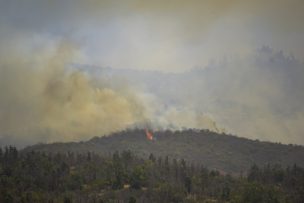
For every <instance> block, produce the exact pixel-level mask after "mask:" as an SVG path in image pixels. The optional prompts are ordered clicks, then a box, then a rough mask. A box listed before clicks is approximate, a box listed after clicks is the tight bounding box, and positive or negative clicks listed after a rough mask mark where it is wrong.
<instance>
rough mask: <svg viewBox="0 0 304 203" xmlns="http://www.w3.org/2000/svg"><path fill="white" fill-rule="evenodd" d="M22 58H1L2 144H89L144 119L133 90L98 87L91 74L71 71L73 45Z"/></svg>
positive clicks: (20, 56)
mask: <svg viewBox="0 0 304 203" xmlns="http://www.w3.org/2000/svg"><path fill="white" fill-rule="evenodd" d="M17 53H18V52H17V51H14V52H13V53H7V54H6V55H5V56H3V55H1V59H0V60H1V64H0V98H1V100H0V135H1V138H2V141H3V140H4V142H5V140H6V141H7V140H8V141H11V142H16V143H19V144H20V143H33V142H39V141H41V142H54V141H77V140H84V139H88V138H90V137H92V136H95V135H105V134H109V133H111V132H114V131H118V130H122V129H125V128H126V127H127V126H129V125H131V124H133V123H136V122H138V121H139V120H142V119H143V116H144V115H143V106H141V104H140V103H139V102H138V101H137V100H136V96H135V95H134V94H133V93H131V91H124V92H123V93H122V92H119V91H115V90H113V89H109V88H104V87H100V86H94V85H93V84H92V81H90V78H89V77H88V76H87V75H85V74H84V73H82V72H79V71H75V70H69V69H68V68H67V67H68V65H69V63H70V62H71V60H72V59H73V48H72V47H71V46H69V45H66V44H61V45H59V46H58V47H57V48H56V49H55V50H54V51H53V52H52V51H46V52H45V53H35V54H33V56H32V57H31V56H26V57H24V56H23V55H16V54H17ZM38 55H39V56H38ZM16 143H15V144H16Z"/></svg>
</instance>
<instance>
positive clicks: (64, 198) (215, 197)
mask: <svg viewBox="0 0 304 203" xmlns="http://www.w3.org/2000/svg"><path fill="white" fill-rule="evenodd" d="M0 202H5V203H10V202H24V203H25V202H30V203H35V202H49V203H51V202H54V203H55V202H64V203H69V202H94V203H95V202H96V203H97V202H153V203H154V202H248V203H250V202H261V203H263V202H269V203H272V202H273V203H277V202H299V203H300V202H301V203H302V202H304V169H303V168H300V167H298V166H296V165H294V166H292V167H289V168H282V167H281V166H279V165H272V166H270V165H266V166H265V167H263V168H259V167H257V166H256V165H254V166H252V167H251V169H250V170H249V171H248V172H247V173H246V174H244V175H241V176H238V177H235V176H230V175H229V174H224V173H222V172H220V171H216V170H208V169H207V168H205V167H204V166H201V165H195V164H191V163H187V162H186V161H185V160H183V159H181V160H177V159H170V158H169V157H167V156H166V157H155V156H154V155H153V154H150V156H149V157H147V158H146V159H143V158H139V157H138V156H136V155H134V154H133V153H132V152H131V151H122V152H120V153H118V152H115V153H113V154H109V155H108V156H100V155H96V154H94V153H92V152H88V153H81V154H77V153H72V152H69V153H64V154H63V153H56V154H53V153H50V154H46V153H43V152H27V153H20V152H18V150H17V149H16V148H14V147H12V146H8V147H5V148H4V149H1V148H0Z"/></svg>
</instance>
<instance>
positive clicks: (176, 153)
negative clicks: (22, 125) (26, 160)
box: [23, 130, 304, 173]
mask: <svg viewBox="0 0 304 203" xmlns="http://www.w3.org/2000/svg"><path fill="white" fill-rule="evenodd" d="M123 150H131V151H132V152H134V153H135V154H137V155H139V156H143V157H145V158H147V157H148V156H149V155H150V154H151V153H152V154H154V156H156V157H158V156H162V157H164V156H168V157H169V159H173V158H176V159H185V160H187V161H188V162H192V163H194V164H202V165H204V166H206V167H207V168H210V169H216V170H219V171H222V172H228V173H240V172H244V171H247V170H248V169H249V168H250V167H251V166H252V165H253V164H257V165H259V166H264V165H266V164H280V165H282V166H292V165H294V164H297V165H299V166H302V167H303V166H304V147H303V146H295V145H283V144H277V143H270V142H260V141H257V140H256V141H253V140H249V139H245V138H239V137H235V136H231V135H225V134H217V133H214V132H210V131H207V130H201V131H196V130H184V131H176V132H171V131H160V132H154V140H152V141H150V140H148V139H147V138H146V135H145V132H144V131H143V130H128V131H123V132H119V133H115V134H112V135H110V136H107V137H95V138H93V139H91V140H89V141H86V142H70V143H53V144H38V145H34V146H31V147H27V148H25V149H24V150H23V151H25V152H28V151H44V152H47V153H57V152H61V153H67V152H80V153H83V152H88V151H90V152H94V153H97V154H104V155H107V154H112V153H113V152H115V151H123Z"/></svg>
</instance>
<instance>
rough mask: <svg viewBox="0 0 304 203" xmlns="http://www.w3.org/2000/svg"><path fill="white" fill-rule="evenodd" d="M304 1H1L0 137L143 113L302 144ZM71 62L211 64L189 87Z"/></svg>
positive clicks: (63, 133) (72, 131) (52, 135)
mask: <svg viewBox="0 0 304 203" xmlns="http://www.w3.org/2000/svg"><path fill="white" fill-rule="evenodd" d="M303 11H304V2H303V0H264V1H262V0H250V1H249V0H187V1H186V0H172V1H169V0H167V1H163V0H162V1H161V0H151V1H145V0H123V1H114V0H109V1H105V0H86V1H83V0H23V1H20V0H0V45H1V46H0V144H1V143H2V144H3V143H10V142H16V143H17V142H19V143H22V144H32V143H34V142H37V141H42V142H53V141H69V140H82V139H88V138H90V137H92V136H94V135H96V134H98V133H100V135H104V134H108V133H111V132H113V131H116V130H122V129H124V128H126V127H128V126H130V125H134V124H136V123H146V122H147V120H157V121H156V122H159V123H167V124H168V126H169V125H171V124H172V123H173V124H177V125H180V126H184V125H188V126H191V127H200V126H203V127H207V128H212V126H213V128H214V125H215V123H214V121H213V119H214V118H215V120H216V122H217V121H219V123H220V125H221V126H223V127H225V128H227V129H228V130H229V131H230V132H235V133H236V134H238V135H240V136H244V137H249V138H253V139H255V138H261V139H263V140H271V141H282V142H284V143H289V142H291V143H301V144H304V136H303V133H304V130H303V127H302V122H303V120H304V107H303V105H302V104H303V103H304V94H303V93H302V89H303V88H304V83H303V81H304V67H303V64H304V63H303V62H304V23H303V19H304V12H303ZM261 47H262V48H261ZM281 50H282V52H280V51H281ZM71 64H74V65H75V64H76V65H83V64H87V65H94V66H96V67H111V68H113V69H114V70H121V69H136V70H152V71H155V70H157V71H160V72H175V73H187V72H188V71H190V70H193V68H202V69H204V68H205V69H207V68H206V67H208V68H209V70H210V69H212V71H209V72H208V71H207V72H201V73H200V74H202V75H198V76H199V77H196V78H195V80H192V79H191V77H193V76H192V75H191V77H190V76H189V77H190V79H189V78H188V79H187V80H186V79H181V81H187V82H186V83H185V84H184V86H182V87H181V89H183V90H184V92H183V91H181V92H177V91H176V92H175V93H174V92H172V91H171V90H164V91H159V92H157V93H156V92H153V91H151V92H146V90H145V89H144V88H142V86H141V85H139V86H138V87H136V88H134V87H131V86H130V85H129V84H127V82H126V81H125V80H123V79H122V78H121V76H119V77H118V78H116V79H115V78H111V81H110V83H111V85H109V84H107V83H108V82H109V81H99V82H96V81H92V80H91V78H90V77H87V75H86V74H85V73H78V72H76V73H73V72H69V71H67V70H66V68H67V67H70V66H69V65H71ZM212 67H213V68H212ZM208 74H209V75H208ZM139 75H140V74H139ZM185 75H187V74H185ZM185 75H184V76H185ZM209 76H210V77H209ZM178 77H179V76H178ZM178 77H177V78H178ZM181 77H182V76H181ZM185 77H186V76H185ZM171 78H172V77H171ZM203 80H204V81H203ZM188 81H190V82H191V84H189V83H188ZM231 81H232V82H231ZM113 83H115V85H113ZM153 84H154V83H153ZM175 84H178V85H180V83H178V82H176V81H175V83H174V82H172V83H171V85H172V87H173V89H174V88H175ZM157 85H158V83H155V86H153V88H155V89H160V88H161V86H159V87H157ZM211 86H212V87H211ZM162 88H165V86H164V87H162ZM191 88H192V90H193V91H191ZM194 90H195V91H194ZM162 94H163V95H165V97H166V99H164V98H160V96H159V95H162ZM166 94H172V98H168V97H169V96H167V95H166ZM191 94H192V97H191V98H192V99H193V100H190V99H188V97H187V95H188V96H189V95H191ZM197 95H199V96H197ZM186 100H187V101H186ZM168 101H169V102H168ZM171 101H173V102H171ZM150 104H151V105H150ZM173 104H174V105H176V106H174V105H173ZM168 105H169V106H170V105H172V106H170V108H167V107H168ZM151 106H153V108H151ZM166 108H167V109H166ZM180 109H182V110H180ZM187 109H192V110H191V111H188V110H187ZM198 110H199V111H200V112H204V115H197V113H196V112H197V111H198ZM158 112H163V114H161V116H155V115H158V114H159V113H158ZM185 115H186V116H185ZM206 115H210V117H209V116H206ZM195 119H196V120H195ZM194 120H195V121H194ZM197 120H200V121H202V122H203V123H204V125H201V124H202V123H201V122H198V121H197ZM171 122H172V123H171ZM100 123H102V124H103V125H100ZM105 126H107V127H105ZM208 126H209V127H208ZM210 126H211V127H210ZM215 128H216V126H215ZM246 133H247V134H246ZM30 135H31V136H30Z"/></svg>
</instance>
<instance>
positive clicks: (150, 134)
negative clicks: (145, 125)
mask: <svg viewBox="0 0 304 203" xmlns="http://www.w3.org/2000/svg"><path fill="white" fill-rule="evenodd" d="M145 132H146V136H147V139H148V140H150V141H152V140H153V134H152V133H151V132H150V131H149V130H147V129H145Z"/></svg>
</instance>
